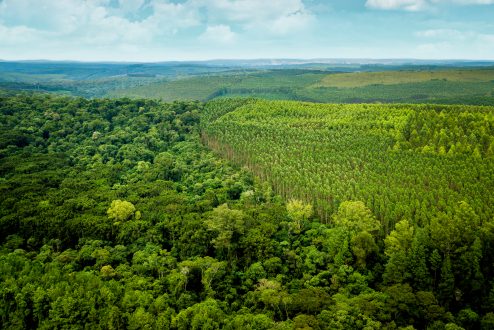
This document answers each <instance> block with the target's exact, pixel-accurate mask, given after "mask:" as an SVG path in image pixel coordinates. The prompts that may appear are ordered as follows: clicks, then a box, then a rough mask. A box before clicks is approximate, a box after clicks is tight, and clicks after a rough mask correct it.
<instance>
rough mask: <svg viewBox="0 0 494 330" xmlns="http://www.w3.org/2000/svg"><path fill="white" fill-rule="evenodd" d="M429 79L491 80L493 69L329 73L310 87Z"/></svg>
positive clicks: (409, 81) (342, 86)
mask: <svg viewBox="0 0 494 330" xmlns="http://www.w3.org/2000/svg"><path fill="white" fill-rule="evenodd" d="M431 80H445V81H455V82H491V81H493V80H494V69H485V70H479V69H475V70H438V71H383V72H355V73H341V74H329V75H327V76H325V77H324V78H323V79H322V80H321V81H320V82H317V83H316V84H314V85H313V86H311V87H315V88H317V87H338V88H353V87H363V86H368V85H395V84H409V83H419V82H426V81H431Z"/></svg>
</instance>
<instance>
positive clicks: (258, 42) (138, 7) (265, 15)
mask: <svg viewBox="0 0 494 330" xmlns="http://www.w3.org/2000/svg"><path fill="white" fill-rule="evenodd" d="M225 58H233V59H248V58H417V59H491V60H493V59H494V0H0V59H7V60H13V59H53V60H83V61H97V60H105V61H108V60H110V61H165V60H203V59H225Z"/></svg>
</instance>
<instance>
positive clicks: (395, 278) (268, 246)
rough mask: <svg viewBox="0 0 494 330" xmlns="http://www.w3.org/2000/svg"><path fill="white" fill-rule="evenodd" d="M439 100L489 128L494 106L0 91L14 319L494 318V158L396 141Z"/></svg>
mask: <svg viewBox="0 0 494 330" xmlns="http://www.w3.org/2000/svg"><path fill="white" fill-rule="evenodd" d="M436 109H439V110H440V112H443V113H444V116H445V117H446V119H443V118H440V119H438V120H437V122H435V125H436V126H437V129H435V130H436V131H439V132H440V130H441V129H440V126H441V125H447V124H446V123H448V120H449V119H448V117H449V116H450V115H454V114H457V113H464V114H469V113H472V116H466V117H465V118H467V119H465V120H466V121H468V124H465V125H464V126H462V127H463V128H462V129H463V131H468V132H470V133H471V132H473V133H474V134H476V132H477V131H478V128H482V127H484V128H485V132H484V131H483V133H482V134H480V135H479V138H480V140H479V139H477V140H473V139H472V140H468V141H469V142H468V143H472V145H474V144H475V145H477V144H478V143H481V142H479V141H482V138H481V136H487V137H489V138H491V135H490V132H491V131H490V130H489V129H490V128H491V127H490V125H491V124H490V121H489V118H491V117H490V116H491V112H492V110H491V108H475V107H444V106H440V107H439V106H437V107H436V106H434V107H427V106H409V105H403V106H398V105H397V106H381V105H380V106H377V105H374V106H371V105H360V106H342V105H314V104H307V103H285V102H264V101H252V100H245V99H243V100H225V99H221V100H217V101H214V102H211V103H208V104H206V105H204V104H201V103H198V102H174V103H162V102H160V101H151V100H130V99H114V100H109V99H97V100H86V99H81V98H68V97H54V96H48V95H28V94H19V95H10V94H8V93H7V94H0V112H1V114H2V116H1V117H0V128H1V129H0V142H1V143H0V192H1V196H2V199H0V229H1V230H0V244H1V245H0V327H1V328H2V329H19V328H29V329H30V328H42V329H43V328H45V329H46V328H71V329H73V328H74V329H79V328H98V329H100V328H103V329H155V328H163V329H219V328H225V329H296V328H298V329H364V328H365V329H379V328H384V329H400V328H406V329H412V328H416V329H426V328H430V329H436V328H437V329H442V328H447V329H454V328H459V327H462V328H465V329H479V328H480V329H483V328H485V329H488V328H490V327H492V324H494V321H493V320H494V316H493V315H494V314H493V313H492V310H493V308H494V303H493V302H494V299H493V297H494V289H493V287H492V280H491V279H492V277H493V275H494V274H493V269H492V265H493V263H492V261H493V260H494V259H493V254H492V246H493V243H494V231H493V229H494V226H493V224H492V214H493V213H492V212H493V210H492V205H493V203H492V187H493V186H494V185H493V184H492V183H493V175H492V174H493V170H492V166H493V165H492V157H491V156H490V154H489V153H487V152H484V153H482V152H481V153H480V157H478V156H477V155H474V154H472V153H457V154H453V155H447V154H446V155H443V154H440V153H439V152H434V153H423V152H422V151H420V150H416V149H415V148H405V147H402V144H401V143H400V147H398V148H395V146H396V145H397V141H398V139H399V138H400V136H403V135H404V134H405V132H406V131H407V125H409V124H410V125H412V124H414V123H415V124H416V123H418V122H420V121H415V122H414V121H411V119H410V118H412V116H414V115H416V114H417V113H421V111H423V112H424V114H423V116H426V117H427V116H428V115H429V114H428V113H427V111H436ZM479 114H482V116H483V117H482V116H480V115H479ZM433 117H434V116H433ZM462 118H463V117H462ZM451 120H453V119H451ZM201 121H202V123H201ZM407 123H408V124H407ZM415 124H414V125H415ZM459 124H461V123H459ZM471 125H473V126H471ZM412 126H413V125H412ZM200 130H202V134H201V132H200ZM484 133H485V134H484ZM432 136H433V134H432ZM458 136H459V135H455V134H449V135H448V137H449V138H451V139H457V137H458ZM201 139H202V141H204V142H206V143H207V144H208V145H209V146H210V147H211V148H212V149H213V150H214V151H215V152H217V153H220V154H222V155H224V156H225V157H227V158H229V159H231V160H232V161H233V162H235V163H237V164H241V165H245V166H246V167H247V168H250V169H251V170H252V171H253V172H254V173H255V174H257V176H258V177H253V176H252V175H251V174H250V173H249V172H248V171H246V170H245V169H240V168H238V167H234V166H233V165H232V164H231V163H229V162H228V161H226V160H222V159H220V158H218V157H217V156H215V155H214V154H213V153H212V152H211V151H208V150H207V149H206V148H205V147H204V146H203V145H201ZM459 139H461V137H459ZM420 143H422V142H420ZM455 143H456V142H455ZM462 144H463V142H462ZM427 145H429V142H427ZM431 145H432V144H431ZM276 192H279V193H280V194H282V195H283V196H284V197H286V198H285V199H283V198H282V197H281V196H279V195H277V194H276ZM285 200H286V201H287V202H285Z"/></svg>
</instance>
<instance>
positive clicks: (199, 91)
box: [108, 67, 494, 105]
mask: <svg viewBox="0 0 494 330" xmlns="http://www.w3.org/2000/svg"><path fill="white" fill-rule="evenodd" d="M364 70H369V68H367V69H364ZM370 70H371V72H367V71H364V72H352V73H348V72H341V71H340V72H338V71H332V72H331V71H329V72H328V71H325V70H301V69H297V70H286V69H284V70H267V71H258V72H249V73H244V72H237V73H234V74H232V73H229V74H215V75H208V76H197V77H185V78H182V79H179V80H174V81H169V82H158V83H151V84H149V85H147V86H142V87H137V88H123V89H119V90H114V91H110V92H109V93H108V95H109V96H111V97H124V96H130V97H145V98H159V99H162V100H165V101H170V100H174V99H179V100H201V101H206V100H210V99H213V98H218V97H256V98H263V99H286V100H300V101H311V102H326V103H362V102H368V103H376V102H377V103H396V102H400V103H447V104H473V105H494V94H493V93H494V70H493V69H492V68H473V69H471V68H468V69H467V68H433V69H427V68H415V69H413V68H407V69H402V70H400V71H396V70H390V69H389V68H385V67H381V68H380V71H377V72H376V71H375V70H378V69H377V68H370Z"/></svg>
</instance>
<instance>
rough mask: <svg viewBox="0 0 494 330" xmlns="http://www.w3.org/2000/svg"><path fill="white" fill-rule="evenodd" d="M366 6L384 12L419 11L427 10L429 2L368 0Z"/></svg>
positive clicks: (424, 0) (422, 0) (420, 0)
mask: <svg viewBox="0 0 494 330" xmlns="http://www.w3.org/2000/svg"><path fill="white" fill-rule="evenodd" d="M365 5H366V6H367V7H369V8H374V9H382V10H398V9H400V10H407V11H419V10H424V9H426V8H427V7H428V6H429V2H428V1H427V0H367V2H366V4H365Z"/></svg>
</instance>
